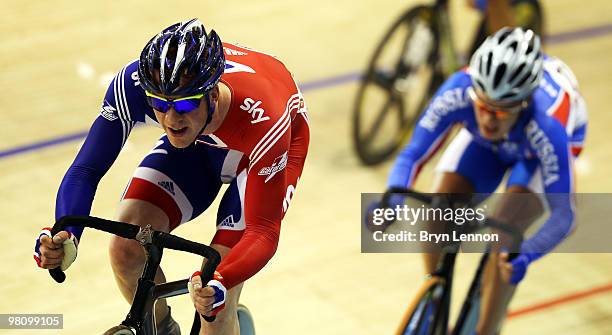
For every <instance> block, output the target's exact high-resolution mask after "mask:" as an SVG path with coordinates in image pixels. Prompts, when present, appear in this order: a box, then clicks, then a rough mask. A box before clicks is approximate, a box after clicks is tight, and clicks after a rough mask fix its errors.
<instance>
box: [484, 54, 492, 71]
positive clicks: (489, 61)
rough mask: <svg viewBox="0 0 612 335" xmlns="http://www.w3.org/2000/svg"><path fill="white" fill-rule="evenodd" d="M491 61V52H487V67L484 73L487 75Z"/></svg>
mask: <svg viewBox="0 0 612 335" xmlns="http://www.w3.org/2000/svg"><path fill="white" fill-rule="evenodd" d="M492 61H493V53H492V52H489V55H488V56H487V69H486V71H485V73H486V74H487V75H488V74H489V73H491V63H492Z"/></svg>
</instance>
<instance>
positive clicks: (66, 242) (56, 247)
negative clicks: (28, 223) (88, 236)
mask: <svg viewBox="0 0 612 335" xmlns="http://www.w3.org/2000/svg"><path fill="white" fill-rule="evenodd" d="M78 245H79V241H78V239H77V238H76V237H75V236H74V235H72V234H71V233H70V232H67V231H61V232H59V233H57V234H55V236H53V237H51V228H48V227H46V228H43V229H42V230H41V232H40V234H39V235H38V238H37V239H36V245H35V246H34V260H35V261H36V264H38V266H39V267H41V268H43V269H54V268H57V267H60V268H61V270H62V271H66V270H67V269H68V267H70V265H71V264H72V263H73V262H74V260H75V259H76V257H77V247H78Z"/></svg>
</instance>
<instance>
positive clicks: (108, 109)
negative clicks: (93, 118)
mask: <svg viewBox="0 0 612 335" xmlns="http://www.w3.org/2000/svg"><path fill="white" fill-rule="evenodd" d="M100 115H102V117H103V118H105V119H107V120H108V121H115V120H117V119H118V118H119V117H118V116H117V110H116V109H115V108H114V107H113V106H110V105H108V102H106V101H105V105H103V106H102V107H101V108H100Z"/></svg>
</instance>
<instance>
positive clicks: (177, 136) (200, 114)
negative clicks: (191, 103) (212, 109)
mask: <svg viewBox="0 0 612 335" xmlns="http://www.w3.org/2000/svg"><path fill="white" fill-rule="evenodd" d="M162 97H163V98H166V99H174V98H177V97H167V96H162ZM153 110H154V111H155V116H156V117H157V121H158V122H159V124H160V125H161V126H162V128H164V131H165V132H166V134H167V135H168V140H170V143H171V144H172V145H173V146H174V147H176V148H186V147H188V146H189V145H191V144H192V143H194V142H195V140H196V138H197V137H198V136H199V135H200V132H201V131H202V128H203V127H204V124H205V123H206V117H207V116H208V104H207V103H206V99H205V98H204V97H202V101H200V106H199V107H198V108H196V109H194V110H192V111H191V112H188V113H181V114H179V113H177V112H176V110H175V109H174V107H171V108H170V109H168V111H167V112H165V113H162V112H160V111H158V110H155V109H153Z"/></svg>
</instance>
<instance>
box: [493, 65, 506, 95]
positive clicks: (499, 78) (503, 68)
mask: <svg viewBox="0 0 612 335" xmlns="http://www.w3.org/2000/svg"><path fill="white" fill-rule="evenodd" d="M504 74H506V64H500V65H499V67H498V68H497V72H495V77H494V78H493V88H494V89H495V88H497V87H498V86H499V84H500V83H501V81H502V78H503V77H504Z"/></svg>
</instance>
